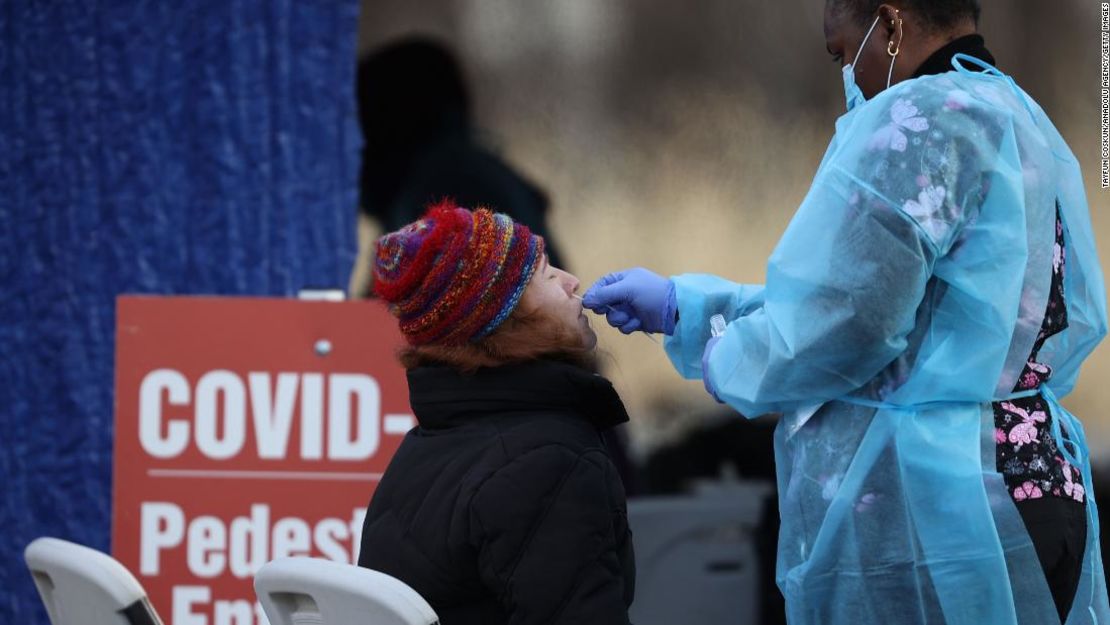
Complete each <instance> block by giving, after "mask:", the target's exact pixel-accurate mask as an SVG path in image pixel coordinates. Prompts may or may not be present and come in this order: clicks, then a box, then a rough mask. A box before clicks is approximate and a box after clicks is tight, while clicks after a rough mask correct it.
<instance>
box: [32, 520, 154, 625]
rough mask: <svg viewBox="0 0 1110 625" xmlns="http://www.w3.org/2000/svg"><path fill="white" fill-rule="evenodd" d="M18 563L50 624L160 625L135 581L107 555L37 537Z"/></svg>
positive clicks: (62, 541)
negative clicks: (24, 564)
mask: <svg viewBox="0 0 1110 625" xmlns="http://www.w3.org/2000/svg"><path fill="white" fill-rule="evenodd" d="M23 559H24V560H25V561H26V562H27V568H29V569H30V570H31V577H33V578H34V580H35V586H36V587H37V588H38V590H39V595H40V596H41V597H42V603H43V605H45V606H46V613H47V614H48V615H49V616H50V622H51V623H53V625H162V619H160V618H159V617H158V613H157V612H155V611H154V608H153V607H152V606H151V605H150V601H149V600H147V596H146V591H144V590H143V587H142V585H141V584H139V581H138V580H137V579H135V576H134V575H132V574H131V572H130V571H128V570H127V568H126V567H124V566H123V565H122V564H120V563H119V562H118V561H117V560H115V559H114V558H112V557H111V556H109V555H108V554H105V553H101V552H99V551H97V550H95V549H89V548H88V547H84V546H82V545H78V544H76V543H71V542H68V541H65V540H59V539H57V538H38V539H36V540H34V541H32V542H31V544H30V545H27V549H25V550H24V551H23Z"/></svg>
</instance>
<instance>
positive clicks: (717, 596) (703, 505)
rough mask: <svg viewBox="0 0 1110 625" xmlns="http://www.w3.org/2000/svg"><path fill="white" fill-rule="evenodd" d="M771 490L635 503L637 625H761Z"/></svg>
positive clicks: (631, 515)
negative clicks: (763, 533) (761, 546)
mask: <svg viewBox="0 0 1110 625" xmlns="http://www.w3.org/2000/svg"><path fill="white" fill-rule="evenodd" d="M768 492H769V487H768V486H766V485H763V484H747V483H739V484H736V485H734V486H730V487H729V488H727V489H719V490H715V491H712V492H704V493H701V494H698V495H694V496H683V497H644V498H638V499H629V501H628V525H629V527H630V528H631V529H632V540H633V545H634V547H635V549H636V598H635V600H634V601H633V603H632V607H631V609H630V610H629V618H630V620H631V621H632V622H633V623H636V625H670V624H673V623H689V624H691V625H700V624H702V623H733V624H735V625H749V624H750V625H754V624H755V623H757V622H758V621H759V606H760V601H759V593H758V588H759V575H760V571H759V558H758V554H757V552H756V550H755V544H754V541H753V536H752V534H753V530H754V529H755V528H756V527H757V526H758V523H759V520H760V515H761V513H762V511H763V505H764V500H765V498H766V497H767V494H768Z"/></svg>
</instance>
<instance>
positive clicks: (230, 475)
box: [146, 469, 382, 482]
mask: <svg viewBox="0 0 1110 625" xmlns="http://www.w3.org/2000/svg"><path fill="white" fill-rule="evenodd" d="M146 474H147V476H149V477H177V478H183V477H184V478H189V477H204V478H212V479H224V480H316V481H321V482H376V481H378V480H380V479H382V474H381V473H343V472H338V471H222V470H215V469H213V470H207V469H149V470H147V472H146Z"/></svg>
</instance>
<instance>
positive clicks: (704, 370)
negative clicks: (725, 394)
mask: <svg viewBox="0 0 1110 625" xmlns="http://www.w3.org/2000/svg"><path fill="white" fill-rule="evenodd" d="M720 340H721V337H719V336H714V337H713V338H711V339H709V341H708V342H707V343H706V344H705V351H703V352H702V353H701V382H702V384H704V385H705V390H706V391H708V392H709V394H710V395H712V396H713V399H716V400H717V403H718V404H723V403H725V402H723V401H721V398H720V397H719V396H718V395H717V389H715V388H713V382H711V381H710V380H709V354H710V353H711V352H712V351H713V348H714V347H716V346H717V342H718V341H720Z"/></svg>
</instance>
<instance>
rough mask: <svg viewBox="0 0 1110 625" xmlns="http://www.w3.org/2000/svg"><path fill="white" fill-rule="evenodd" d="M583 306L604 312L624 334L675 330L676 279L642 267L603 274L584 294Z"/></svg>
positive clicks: (664, 332) (607, 318)
mask: <svg viewBox="0 0 1110 625" xmlns="http://www.w3.org/2000/svg"><path fill="white" fill-rule="evenodd" d="M582 305H583V306H585V307H586V308H589V309H590V310H592V311H594V312H595V313H598V314H603V313H604V314H605V319H606V321H608V322H609V325H611V326H613V327H615V328H619V329H620V331H621V332H624V333H625V334H631V333H633V332H635V331H636V330H642V331H644V332H662V333H663V334H666V335H670V334H672V333H674V325H675V310H677V308H678V302H677V301H676V300H675V294H674V282H672V281H670V280H668V279H667V278H664V277H663V276H661V275H659V274H657V273H653V272H651V271H648V270H647V269H644V268H643V267H636V268H634V269H627V270H625V271H618V272H616V273H611V274H608V275H606V276H603V277H602V278H601V279H600V280H598V281H597V282H595V283H594V285H593V286H591V287H590V289H589V290H588V291H586V295H585V296H583V297H582Z"/></svg>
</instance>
